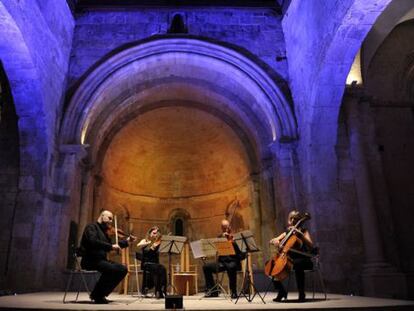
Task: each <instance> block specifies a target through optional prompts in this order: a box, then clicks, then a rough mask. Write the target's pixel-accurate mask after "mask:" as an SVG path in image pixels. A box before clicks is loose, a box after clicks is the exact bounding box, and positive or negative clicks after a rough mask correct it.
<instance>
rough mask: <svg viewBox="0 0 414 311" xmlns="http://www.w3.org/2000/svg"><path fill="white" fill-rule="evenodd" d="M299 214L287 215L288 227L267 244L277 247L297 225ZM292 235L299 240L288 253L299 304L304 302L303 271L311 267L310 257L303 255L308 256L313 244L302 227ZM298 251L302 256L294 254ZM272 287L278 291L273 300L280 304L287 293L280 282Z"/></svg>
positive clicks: (291, 213) (294, 212)
mask: <svg viewBox="0 0 414 311" xmlns="http://www.w3.org/2000/svg"><path fill="white" fill-rule="evenodd" d="M301 217H302V216H301V214H300V213H299V212H298V211H296V210H293V211H291V212H290V213H289V216H288V227H287V230H286V231H285V232H283V233H282V234H280V235H279V236H277V237H276V238H274V239H271V240H270V241H269V243H271V244H273V245H275V246H276V247H278V246H279V244H280V242H281V241H282V240H283V239H284V238H285V237H286V235H287V233H288V232H289V231H290V229H291V228H293V226H295V225H296V224H297V222H298V221H299V220H300V219H301ZM294 234H295V235H296V236H297V237H298V238H299V240H300V243H298V245H295V247H294V248H293V250H292V251H289V253H288V254H289V257H290V259H292V260H293V270H295V276H296V285H297V288H298V292H299V297H298V300H299V302H304V301H305V270H310V269H312V267H313V264H312V261H311V259H310V256H306V255H304V254H310V253H311V251H312V249H313V242H312V239H311V236H310V234H309V231H308V230H307V229H306V228H304V227H303V226H302V227H299V229H298V230H295V232H294ZM295 250H298V251H300V252H302V253H304V254H299V253H295V252H294V251H295ZM273 285H274V287H275V289H276V290H278V295H277V297H276V298H274V299H273V301H275V302H280V301H282V299H286V298H287V292H286V290H285V288H284V287H283V284H282V282H280V281H277V280H274V281H273Z"/></svg>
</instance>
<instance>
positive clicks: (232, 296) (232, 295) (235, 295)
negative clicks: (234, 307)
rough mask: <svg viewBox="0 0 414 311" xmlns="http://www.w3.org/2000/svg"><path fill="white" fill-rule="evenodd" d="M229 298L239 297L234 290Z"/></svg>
mask: <svg viewBox="0 0 414 311" xmlns="http://www.w3.org/2000/svg"><path fill="white" fill-rule="evenodd" d="M230 297H231V299H237V297H239V296H238V295H237V293H236V292H234V293H231V296H230Z"/></svg>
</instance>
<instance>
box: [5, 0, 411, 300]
mask: <svg viewBox="0 0 414 311" xmlns="http://www.w3.org/2000/svg"><path fill="white" fill-rule="evenodd" d="M413 203H414V1H412V0H336V1H331V0H317V1H308V0H273V1H269V0H260V1H253V0H248V1H242V0H227V1H224V0H223V1H201V0H198V1H196V0H193V1H189V0H181V1H179V0H176V1H167V0H153V1H146V0H118V1H110V0H32V1H16V0H0V206H1V214H2V217H1V218H0V222H1V225H0V232H1V235H0V237H1V238H0V253H1V256H0V269H1V274H0V292H1V293H28V292H38V291H45V290H48V291H63V290H64V289H65V286H66V282H67V278H68V270H70V269H71V268H73V265H74V262H73V246H76V245H78V244H79V243H80V240H81V237H82V232H83V230H84V228H85V226H86V225H87V224H89V223H93V222H94V221H95V220H96V219H97V218H98V216H99V215H100V213H101V211H102V210H109V211H111V212H112V213H113V214H114V215H116V219H117V226H118V227H120V228H122V229H123V230H124V231H126V232H130V233H133V235H135V236H137V237H138V238H142V237H144V236H145V234H146V232H147V231H148V229H149V228H150V227H151V226H154V225H156V226H158V227H159V228H160V231H161V232H162V234H164V235H168V234H170V235H174V236H185V237H187V239H188V241H189V242H191V241H197V240H200V239H208V238H213V237H216V236H217V234H218V233H220V223H221V221H222V219H231V228H232V231H233V232H240V231H243V230H249V231H251V232H252V233H253V236H254V239H255V241H256V243H257V245H258V248H259V249H260V251H258V252H255V253H252V254H251V269H252V275H253V279H254V280H255V282H256V284H257V286H258V287H260V288H261V287H262V284H261V283H263V282H264V280H265V277H264V275H263V271H264V268H265V264H266V261H267V260H268V259H269V258H271V257H272V256H273V254H274V252H275V248H274V247H273V246H272V245H270V244H269V240H271V239H272V238H274V237H276V236H277V235H278V234H280V233H281V232H283V231H284V230H285V227H286V219H287V217H288V214H289V212H290V211H292V210H298V211H300V212H302V213H305V212H307V213H309V214H310V216H311V217H310V219H309V220H308V221H307V222H306V228H307V229H308V230H309V232H311V234H312V238H313V241H314V244H315V245H316V246H317V249H318V254H319V260H320V263H321V272H322V276H323V281H324V283H325V286H326V291H327V292H328V294H329V293H336V294H342V295H357V296H368V297H383V298H392V299H405V300H412V299H414V244H413V242H412V227H411V226H412V220H413V219H414V208H413ZM410 228H411V229H410ZM134 247H135V246H134V245H131V246H130V247H129V251H128V253H126V255H123V256H121V255H119V254H112V255H110V256H112V258H113V259H114V260H118V261H119V260H121V257H123V260H125V259H127V260H131V262H132V261H133V260H134V256H135V255H134V254H135V251H136V250H135V248H134ZM185 249H186V254H185V256H184V257H185V258H186V259H185V258H184V259H185V260H186V261H187V262H188V263H189V264H191V265H195V266H197V269H198V277H197V278H196V281H195V282H197V283H198V286H199V287H200V288H201V289H202V288H203V286H204V279H203V275H202V267H201V263H200V261H199V260H197V259H195V258H193V256H192V253H191V248H189V247H188V246H187V247H186V248H185ZM125 257H127V258H125ZM182 260H183V256H181V257H180V256H174V258H173V263H174V264H179V263H180V261H181V262H182ZM161 261H162V262H163V263H164V264H165V265H168V264H169V263H168V261H167V257H166V256H161ZM127 287H128V285H127Z"/></svg>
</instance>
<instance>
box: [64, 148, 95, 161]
mask: <svg viewBox="0 0 414 311" xmlns="http://www.w3.org/2000/svg"><path fill="white" fill-rule="evenodd" d="M88 148H89V145H81V144H62V145H60V146H59V152H60V153H61V154H62V155H65V156H66V155H73V156H75V157H76V159H77V161H78V162H81V163H82V161H84V160H85V159H86V158H87V157H88V154H89V153H88Z"/></svg>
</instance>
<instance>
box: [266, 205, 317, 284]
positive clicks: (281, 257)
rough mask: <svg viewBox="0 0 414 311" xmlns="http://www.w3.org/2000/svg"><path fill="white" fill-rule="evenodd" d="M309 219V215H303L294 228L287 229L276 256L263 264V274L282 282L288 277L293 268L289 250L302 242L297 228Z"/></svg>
mask: <svg viewBox="0 0 414 311" xmlns="http://www.w3.org/2000/svg"><path fill="white" fill-rule="evenodd" d="M309 219H310V215H309V214H308V213H305V214H304V215H303V216H302V217H301V218H300V219H299V220H298V221H297V222H296V224H295V225H294V226H291V227H290V228H289V232H288V233H287V234H286V236H285V237H284V238H283V240H282V241H281V242H280V243H279V246H278V249H277V253H276V255H275V256H274V257H273V258H271V259H270V260H268V261H267V262H266V264H265V271H264V272H265V274H266V275H268V276H270V277H274V278H276V279H278V280H279V281H283V280H284V279H285V278H287V277H288V276H289V273H290V271H291V270H292V268H293V261H292V259H291V258H290V257H289V256H288V252H289V250H291V249H292V248H293V247H294V246H295V245H297V244H301V243H302V241H301V239H300V238H299V237H298V235H297V234H296V232H298V231H299V232H300V230H299V227H300V226H301V225H302V223H303V222H305V221H306V220H309Z"/></svg>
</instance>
